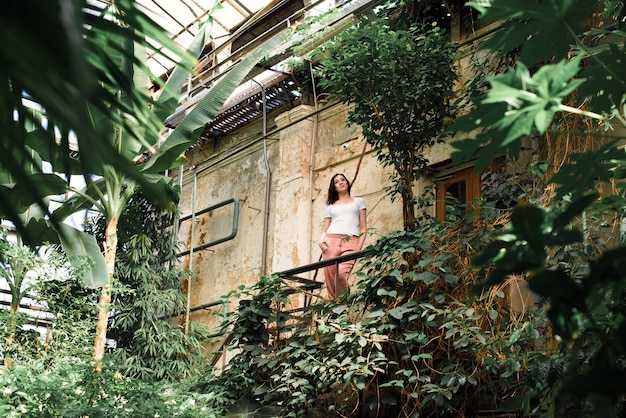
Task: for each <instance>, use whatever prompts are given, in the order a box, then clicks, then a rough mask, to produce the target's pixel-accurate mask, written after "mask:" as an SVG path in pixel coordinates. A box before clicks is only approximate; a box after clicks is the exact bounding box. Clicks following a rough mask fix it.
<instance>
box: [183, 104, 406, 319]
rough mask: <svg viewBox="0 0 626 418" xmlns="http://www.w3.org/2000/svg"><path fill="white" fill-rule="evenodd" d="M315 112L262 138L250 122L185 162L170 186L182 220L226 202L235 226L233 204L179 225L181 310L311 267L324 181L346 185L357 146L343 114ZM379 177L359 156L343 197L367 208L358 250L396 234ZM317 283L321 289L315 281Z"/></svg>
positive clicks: (295, 115)
mask: <svg viewBox="0 0 626 418" xmlns="http://www.w3.org/2000/svg"><path fill="white" fill-rule="evenodd" d="M323 105H324V104H320V105H319V106H318V110H317V111H316V107H315V106H307V105H301V106H298V107H296V108H294V109H292V110H290V111H288V112H284V113H280V114H276V115H269V117H268V120H267V128H266V130H267V133H268V135H267V137H266V138H264V135H263V128H262V123H261V122H258V123H255V124H252V125H250V126H248V127H246V128H245V129H242V130H240V131H238V132H236V133H235V134H234V135H231V136H229V137H226V138H220V139H219V140H216V141H215V142H212V143H209V144H205V145H204V146H203V147H202V148H200V147H197V148H195V149H193V150H192V151H190V152H189V153H188V155H187V157H188V160H189V161H188V163H187V164H186V165H185V166H184V168H183V171H182V181H181V178H180V177H177V178H178V179H179V181H181V186H182V187H181V190H182V193H181V204H180V212H181V216H182V217H187V218H189V215H191V214H192V213H194V212H196V213H197V212H200V211H202V210H203V209H204V208H207V207H211V206H215V205H219V204H220V203H221V202H225V201H229V200H231V199H233V200H235V201H238V203H239V211H238V212H239V213H238V219H237V222H234V219H233V216H234V215H235V214H236V213H235V212H236V210H235V203H227V204H225V205H224V206H222V207H220V208H218V209H215V210H212V211H210V212H208V213H203V214H200V215H196V216H195V217H192V218H191V219H187V220H185V221H184V222H182V223H181V226H180V231H179V240H180V241H181V249H182V250H186V251H191V252H190V254H186V255H184V256H183V257H182V261H183V266H184V267H189V268H190V269H191V270H192V271H193V272H194V273H193V276H192V278H191V279H190V281H189V284H188V287H187V291H188V293H189V295H190V306H191V307H194V306H199V305H205V304H211V303H212V302H215V301H218V300H219V299H220V298H221V297H222V296H224V295H226V294H228V293H229V292H231V291H232V290H234V289H236V288H237V287H238V286H240V285H245V286H249V285H252V284H253V283H255V282H257V281H258V280H259V278H260V277H261V276H262V275H270V274H272V273H274V272H280V271H283V270H288V269H291V268H294V267H299V266H302V265H306V264H310V263H312V262H315V261H318V260H319V257H320V249H319V247H318V244H317V243H318V239H319V236H320V234H321V225H322V220H323V211H324V207H325V201H326V194H327V190H328V185H329V181H330V178H331V177H332V175H333V174H335V173H344V174H345V175H346V176H347V177H348V179H350V180H352V179H353V178H354V176H355V174H356V171H357V166H358V164H359V160H360V157H361V153H362V152H363V149H364V145H365V142H364V141H363V140H362V138H361V136H360V131H359V129H358V128H354V127H346V126H345V117H346V107H345V106H342V105H331V106H326V107H323ZM268 169H269V170H268ZM174 174H176V173H174ZM268 174H269V176H268ZM388 177H389V172H388V170H387V169H384V168H382V167H381V166H380V164H379V163H378V162H377V160H376V158H375V156H374V153H373V152H372V151H371V149H370V148H369V146H368V147H367V148H366V150H365V155H364V157H363V159H362V161H361V163H360V167H359V172H358V176H357V178H356V180H355V181H354V183H353V187H352V195H353V196H361V197H363V198H364V199H365V201H366V204H367V222H368V237H367V240H366V242H365V245H368V244H371V243H373V242H375V241H376V239H377V238H378V237H379V236H381V235H384V234H386V233H388V232H390V231H392V230H397V229H401V228H402V209H401V206H400V202H398V201H396V202H393V203H392V202H391V200H390V198H389V197H388V196H387V194H386V192H385V186H387V185H388V184H389V180H388ZM268 179H269V188H268V187H267V185H268V183H267V182H268ZM268 189H269V190H268ZM266 209H268V211H267V212H266ZM266 215H267V219H265V218H264V217H265V216H266ZM234 224H236V225H237V227H236V235H235V236H234V238H232V239H229V240H227V241H224V242H221V243H219V244H216V245H212V246H210V247H208V248H206V249H202V250H193V249H192V247H198V246H200V245H202V244H204V243H207V242H210V241H214V240H218V239H219V238H221V237H227V236H228V235H229V234H230V233H231V232H232V230H233V225H234ZM192 235H193V238H192ZM264 240H266V241H265V242H264ZM317 280H320V281H321V280H323V273H321V272H320V273H319V275H318V277H317ZM322 293H323V294H325V290H324V289H322ZM222 309H227V308H226V307H224V306H222V305H216V306H214V307H211V308H209V309H202V310H198V311H195V312H193V313H192V317H191V318H192V319H193V320H197V321H202V322H205V323H208V324H213V323H215V322H216V319H215V316H214V314H215V313H217V312H219V311H220V310H222ZM230 309H232V308H230Z"/></svg>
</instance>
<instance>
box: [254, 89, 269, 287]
mask: <svg viewBox="0 0 626 418" xmlns="http://www.w3.org/2000/svg"><path fill="white" fill-rule="evenodd" d="M250 81H252V82H254V83H256V84H257V85H258V86H259V87H260V88H261V100H262V102H263V160H264V162H265V173H266V176H265V203H264V205H265V206H264V209H263V237H262V241H261V243H262V245H261V276H266V275H267V233H268V230H269V216H270V192H271V183H272V170H271V169H270V163H269V160H268V158H267V97H266V95H265V86H264V85H263V84H262V83H260V82H258V81H257V80H255V79H254V78H251V79H250Z"/></svg>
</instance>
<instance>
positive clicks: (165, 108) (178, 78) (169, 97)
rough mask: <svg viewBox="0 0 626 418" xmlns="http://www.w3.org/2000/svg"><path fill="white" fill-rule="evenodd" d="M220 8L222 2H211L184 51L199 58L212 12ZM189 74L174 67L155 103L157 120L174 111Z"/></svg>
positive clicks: (204, 43)
mask: <svg viewBox="0 0 626 418" xmlns="http://www.w3.org/2000/svg"><path fill="white" fill-rule="evenodd" d="M221 8H223V6H222V4H221V3H220V2H219V1H217V0H214V2H213V4H212V5H211V6H209V8H208V9H207V10H210V12H209V15H208V17H207V20H206V21H205V22H204V23H203V24H202V25H201V26H200V30H199V31H198V34H197V35H196V36H195V37H194V38H193V40H192V42H191V44H190V45H189V47H188V48H187V51H186V52H187V53H188V54H189V55H190V56H192V57H194V59H199V58H200V54H201V53H202V51H203V49H204V46H205V45H206V44H208V43H209V40H210V36H211V31H212V30H213V22H214V18H213V13H215V12H216V11H217V10H219V9H221ZM189 74H190V71H189V69H186V68H184V67H182V66H180V65H179V66H177V67H176V68H174V71H173V72H172V74H171V75H170V76H169V77H168V79H167V82H166V83H165V85H164V86H163V89H162V91H161V94H160V95H159V98H158V99H157V101H156V103H155V107H154V114H155V116H156V117H157V119H158V120H160V121H163V122H164V121H165V119H166V118H167V117H168V116H169V115H171V114H172V113H173V112H174V110H175V109H176V106H177V105H178V101H179V99H180V90H181V88H182V87H183V85H184V84H185V83H186V82H187V78H188V77H189Z"/></svg>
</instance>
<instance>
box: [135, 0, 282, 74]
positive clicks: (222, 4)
mask: <svg viewBox="0 0 626 418" xmlns="http://www.w3.org/2000/svg"><path fill="white" fill-rule="evenodd" d="M278 2H279V0H138V1H137V3H138V4H140V5H141V7H142V8H143V10H144V11H145V12H146V13H147V15H148V16H150V17H151V18H152V19H153V20H154V21H155V22H157V23H158V24H159V25H160V26H162V27H163V28H164V29H165V30H166V32H167V33H168V35H169V36H170V37H171V38H172V39H174V40H175V41H176V43H177V44H178V45H180V46H181V47H182V48H183V49H186V48H187V46H188V45H189V44H190V43H191V41H192V39H193V37H194V36H195V35H196V34H197V33H198V29H199V24H200V23H201V22H204V21H205V20H206V17H207V15H208V13H209V11H210V9H211V8H212V7H213V6H214V5H215V4H216V3H218V6H217V8H216V9H217V10H214V12H213V17H214V25H213V29H212V37H213V39H214V40H215V43H216V44H218V45H219V44H220V43H222V42H224V41H226V40H227V39H228V37H229V36H230V35H231V34H232V33H233V31H234V30H236V29H237V28H239V27H240V26H241V25H242V24H244V23H245V22H246V21H247V20H249V19H251V18H254V16H255V15H256V14H257V13H259V12H262V11H264V10H267V8H268V7H271V6H273V5H275V4H276V3H278ZM172 66H173V63H172V62H170V61H168V60H165V59H164V58H162V57H158V56H156V55H155V54H151V55H150V56H149V67H150V69H151V70H152V71H153V72H154V74H156V75H161V74H163V73H165V72H166V71H167V70H169V69H170V68H171V67H172Z"/></svg>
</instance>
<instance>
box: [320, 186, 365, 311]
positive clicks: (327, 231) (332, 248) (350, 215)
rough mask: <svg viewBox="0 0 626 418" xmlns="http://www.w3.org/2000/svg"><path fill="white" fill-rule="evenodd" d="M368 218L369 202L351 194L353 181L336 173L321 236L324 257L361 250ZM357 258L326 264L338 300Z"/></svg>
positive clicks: (329, 284) (328, 280)
mask: <svg viewBox="0 0 626 418" xmlns="http://www.w3.org/2000/svg"><path fill="white" fill-rule="evenodd" d="M366 231H367V221H366V217H365V202H364V201H363V199H362V198H360V197H351V196H350V182H349V181H348V179H347V178H346V176H344V175H343V174H335V175H334V176H333V177H332V179H331V180H330V186H329V187H328V199H327V200H326V209H325V210H324V224H323V226H322V236H321V237H320V242H319V245H320V248H321V249H322V259H323V260H327V259H329V258H334V257H339V256H340V255H343V254H347V253H351V252H355V251H360V250H361V249H362V248H363V243H364V242H365V233H366ZM353 266H354V260H351V261H346V262H343V263H340V264H339V267H338V268H337V266H336V265H332V266H328V267H324V275H325V279H326V288H327V289H328V297H329V298H330V299H334V298H335V296H337V295H339V294H340V293H341V292H343V291H344V290H345V289H346V288H347V287H348V276H349V275H350V272H351V271H352V267H353Z"/></svg>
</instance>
